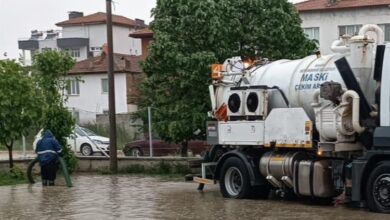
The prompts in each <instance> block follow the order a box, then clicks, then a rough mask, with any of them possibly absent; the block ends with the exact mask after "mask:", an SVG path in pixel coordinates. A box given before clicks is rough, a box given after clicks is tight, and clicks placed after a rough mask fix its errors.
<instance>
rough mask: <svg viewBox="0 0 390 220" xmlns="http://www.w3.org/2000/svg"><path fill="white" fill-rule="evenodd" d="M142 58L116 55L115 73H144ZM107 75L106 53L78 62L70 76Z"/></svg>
mask: <svg viewBox="0 0 390 220" xmlns="http://www.w3.org/2000/svg"><path fill="white" fill-rule="evenodd" d="M140 61H141V56H134V55H125V54H118V53H115V54H114V72H115V73H142V69H141V67H140V65H139V62H140ZM97 73H107V60H106V55H105V53H102V55H100V56H97V57H91V58H88V59H86V60H82V61H79V62H77V63H76V64H75V65H74V66H73V68H72V69H71V70H70V71H69V75H84V74H97Z"/></svg>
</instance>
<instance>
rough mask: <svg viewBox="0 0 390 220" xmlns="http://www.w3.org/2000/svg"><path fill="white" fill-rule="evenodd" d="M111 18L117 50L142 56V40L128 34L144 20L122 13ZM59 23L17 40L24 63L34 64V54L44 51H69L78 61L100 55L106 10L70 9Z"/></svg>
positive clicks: (142, 24)
mask: <svg viewBox="0 0 390 220" xmlns="http://www.w3.org/2000/svg"><path fill="white" fill-rule="evenodd" d="M112 21H113V40H114V53H121V54H128V55H141V53H142V49H141V41H140V40H139V39H135V38H129V37H128V35H129V33H132V32H134V31H136V30H138V29H140V28H144V27H145V26H146V25H145V23H144V21H143V20H140V19H135V20H132V19H129V18H126V17H123V16H119V15H113V17H112ZM56 25H57V26H58V27H60V28H62V29H60V30H48V31H38V30H33V31H31V36H30V37H29V38H25V39H20V40H19V41H18V45H19V49H20V50H22V55H23V59H24V60H23V62H24V64H26V65H29V64H31V57H32V56H33V55H34V54H35V53H39V52H42V51H45V50H62V51H67V52H69V54H70V55H71V56H72V57H74V58H75V59H76V61H81V60H85V59H87V58H89V57H93V56H97V55H100V54H101V51H102V46H103V44H104V43H106V42H107V40H106V39H107V32H106V14H105V13H103V12H97V13H94V14H91V15H87V16H84V14H83V13H82V12H75V11H73V12H69V19H68V20H66V21H62V22H59V23H57V24H56Z"/></svg>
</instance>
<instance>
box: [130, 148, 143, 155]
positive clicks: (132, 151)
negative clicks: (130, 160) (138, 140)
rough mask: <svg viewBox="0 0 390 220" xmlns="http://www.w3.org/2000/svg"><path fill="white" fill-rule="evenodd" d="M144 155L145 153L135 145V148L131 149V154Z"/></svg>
mask: <svg viewBox="0 0 390 220" xmlns="http://www.w3.org/2000/svg"><path fill="white" fill-rule="evenodd" d="M143 155H144V153H143V152H142V150H141V149H139V148H138V147H133V148H131V149H130V156H133V157H141V156H143Z"/></svg>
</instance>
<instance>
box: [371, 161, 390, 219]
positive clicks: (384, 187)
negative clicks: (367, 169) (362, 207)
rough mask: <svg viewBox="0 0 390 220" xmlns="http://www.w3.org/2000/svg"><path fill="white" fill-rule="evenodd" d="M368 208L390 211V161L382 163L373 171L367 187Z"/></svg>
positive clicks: (377, 210) (375, 210) (384, 211)
mask: <svg viewBox="0 0 390 220" xmlns="http://www.w3.org/2000/svg"><path fill="white" fill-rule="evenodd" d="M366 199H367V205H368V208H369V209H370V210H371V211H374V212H382V213H390V163H389V162H385V163H380V164H379V165H378V166H377V167H375V168H374V170H373V171H372V172H371V174H370V177H369V178H368V184H367V187H366Z"/></svg>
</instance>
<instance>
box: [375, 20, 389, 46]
mask: <svg viewBox="0 0 390 220" xmlns="http://www.w3.org/2000/svg"><path fill="white" fill-rule="evenodd" d="M378 26H379V27H380V28H382V30H383V32H384V33H385V41H386V42H390V24H378Z"/></svg>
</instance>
